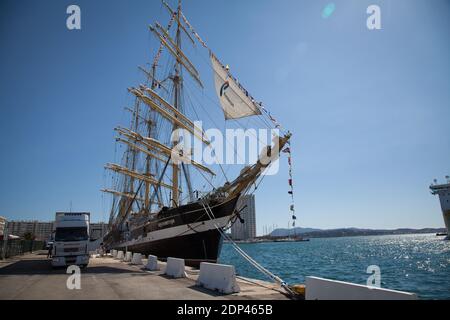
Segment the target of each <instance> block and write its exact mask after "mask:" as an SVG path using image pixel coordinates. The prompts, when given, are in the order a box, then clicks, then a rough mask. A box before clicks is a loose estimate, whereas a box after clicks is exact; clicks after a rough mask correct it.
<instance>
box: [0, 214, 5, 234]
mask: <svg viewBox="0 0 450 320" xmlns="http://www.w3.org/2000/svg"><path fill="white" fill-rule="evenodd" d="M5 226H6V218H5V217H2V216H0V236H3V234H4V232H5Z"/></svg>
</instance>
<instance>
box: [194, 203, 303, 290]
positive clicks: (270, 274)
mask: <svg viewBox="0 0 450 320" xmlns="http://www.w3.org/2000/svg"><path fill="white" fill-rule="evenodd" d="M203 200H204V198H202V199H201V200H200V203H201V204H202V206H203V209H205V212H206V214H207V215H208V217H209V219H211V220H214V219H216V218H215V216H214V213H213V212H212V210H211V207H210V206H209V203H207V202H206V201H203ZM208 209H209V212H208ZM213 223H214V222H213ZM214 227H215V228H216V229H217V231H219V233H220V234H221V235H222V236H223V237H224V238H225V239H226V240H228V241H229V242H230V243H231V245H232V246H233V248H234V249H235V250H236V251H237V252H238V253H239V254H240V255H241V256H242V257H243V258H244V259H245V260H247V261H248V262H249V263H250V264H251V265H253V266H254V267H255V268H256V269H257V270H259V271H261V272H262V273H263V274H265V275H266V276H268V277H269V278H271V279H273V280H275V282H278V283H279V284H280V285H281V287H282V288H283V289H285V290H286V291H287V292H288V293H289V294H290V295H295V293H294V292H293V291H292V290H291V289H290V288H289V287H288V285H287V283H286V282H285V281H283V279H281V278H280V277H278V276H277V275H275V274H273V273H272V272H270V271H269V270H267V269H266V268H264V267H263V266H262V265H260V264H259V263H258V262H257V261H255V260H254V259H253V258H252V257H250V256H249V255H248V254H247V253H246V252H245V251H244V250H242V249H241V248H240V247H239V246H238V245H237V244H236V243H235V242H234V241H233V239H231V238H230V237H228V235H227V234H226V233H225V232H224V231H223V230H222V229H221V228H220V227H219V226H218V225H217V224H216V223H214Z"/></svg>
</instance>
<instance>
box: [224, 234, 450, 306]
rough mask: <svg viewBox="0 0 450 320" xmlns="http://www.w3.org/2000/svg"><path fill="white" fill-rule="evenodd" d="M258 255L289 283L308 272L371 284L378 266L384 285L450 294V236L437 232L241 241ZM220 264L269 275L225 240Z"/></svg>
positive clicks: (423, 295)
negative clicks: (372, 271) (372, 269)
mask: <svg viewBox="0 0 450 320" xmlns="http://www.w3.org/2000/svg"><path fill="white" fill-rule="evenodd" d="M239 246H240V247H241V248H242V249H243V250H244V251H245V252H246V253H248V254H249V255H250V256H251V257H252V258H253V259H255V260H256V261H258V262H259V263H260V264H261V265H263V266H264V267H265V268H267V269H268V270H270V271H271V272H272V273H274V274H276V275H277V276H279V277H281V278H282V279H283V280H284V281H286V282H287V283H289V284H296V283H304V281H305V276H318V277H324V278H328V279H335V280H341V281H349V282H353V283H359V284H366V283H367V278H368V277H369V276H370V274H368V273H366V270H367V267H368V266H370V265H377V266H378V267H379V268H380V271H381V287H383V288H387V289H395V290H401V291H408V292H414V293H416V294H417V295H418V296H419V298H420V299H450V241H444V240H443V237H437V236H436V235H434V234H414V235H390V236H367V237H347V238H323V239H314V238H313V239H311V240H310V241H309V242H278V243H276V242H267V243H256V244H239ZM220 263H225V264H232V265H234V266H235V267H236V272H237V273H238V274H239V275H242V276H244V277H251V278H256V279H261V280H269V279H268V278H267V277H266V276H264V275H263V274H262V273H261V272H260V271H258V270H256V269H255V268H254V267H253V266H251V265H250V264H249V263H248V262H247V261H246V260H244V259H243V258H242V257H241V256H240V255H239V254H238V253H237V252H236V251H235V250H234V249H233V247H232V246H231V244H228V243H224V245H223V248H222V253H221V256H220Z"/></svg>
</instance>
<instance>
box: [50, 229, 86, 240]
mask: <svg viewBox="0 0 450 320" xmlns="http://www.w3.org/2000/svg"><path fill="white" fill-rule="evenodd" d="M85 240H88V233H87V228H86V227H75V228H56V234H55V241H85Z"/></svg>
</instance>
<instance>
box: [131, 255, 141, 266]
mask: <svg viewBox="0 0 450 320" xmlns="http://www.w3.org/2000/svg"><path fill="white" fill-rule="evenodd" d="M131 264H142V255H141V254H140V253H134V254H133V258H132V259H131Z"/></svg>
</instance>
